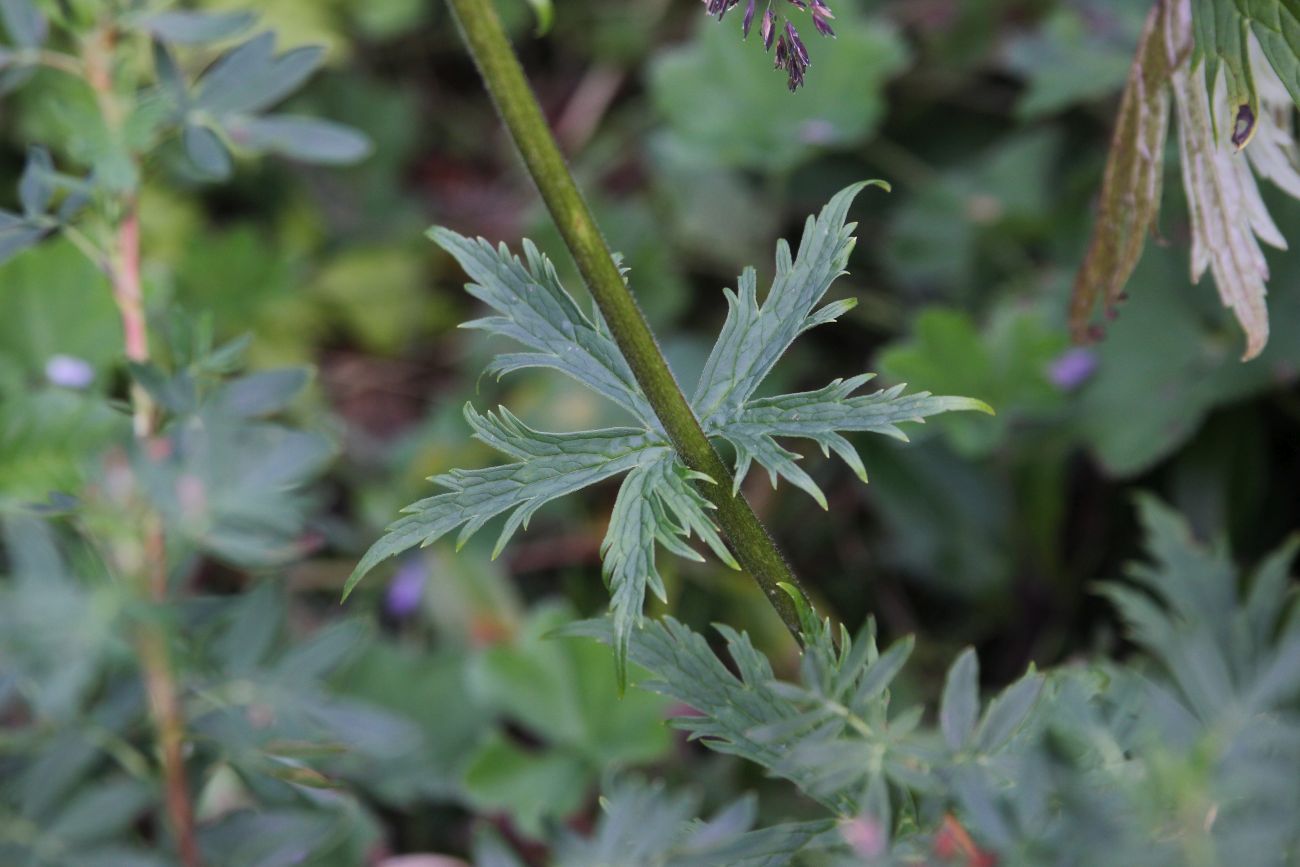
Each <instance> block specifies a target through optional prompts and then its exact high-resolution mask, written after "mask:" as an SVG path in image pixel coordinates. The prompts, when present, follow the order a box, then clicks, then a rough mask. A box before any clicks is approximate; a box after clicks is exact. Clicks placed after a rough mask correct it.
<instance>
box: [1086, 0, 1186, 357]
mask: <svg viewBox="0 0 1300 867" xmlns="http://www.w3.org/2000/svg"><path fill="white" fill-rule="evenodd" d="M1165 5H1166V4H1164V3H1157V4H1156V5H1155V8H1153V9H1152V10H1151V14H1150V15H1149V16H1147V21H1146V26H1145V27H1144V28H1143V30H1142V38H1141V41H1140V42H1139V43H1138V51H1137V56H1136V58H1135V59H1134V61H1133V67H1132V69H1130V70H1129V76H1128V84H1127V85H1125V87H1124V96H1123V98H1122V99H1121V101H1120V109H1119V118H1118V120H1117V121H1116V124H1115V132H1114V135H1113V136H1112V138H1111V144H1110V154H1109V156H1108V158H1107V161H1106V173H1105V176H1104V178H1103V180H1102V186H1101V199H1100V202H1099V204H1098V209H1097V222H1096V225H1095V226H1094V228H1093V233H1092V240H1091V241H1090V242H1089V244H1088V253H1087V256H1086V257H1085V258H1084V261H1083V265H1082V266H1081V267H1080V269H1079V274H1078V276H1077V277H1076V278H1075V282H1074V295H1073V298H1072V299H1071V302H1070V328H1071V330H1072V331H1073V333H1074V338H1075V340H1078V341H1081V342H1082V341H1086V340H1088V339H1090V338H1091V336H1092V329H1091V328H1090V326H1089V320H1090V319H1091V318H1092V314H1093V311H1094V310H1096V308H1097V306H1098V304H1104V306H1105V307H1106V308H1107V310H1110V309H1113V307H1114V305H1115V304H1116V303H1117V302H1118V301H1119V300H1120V299H1121V297H1122V295H1123V291H1124V285H1125V284H1126V283H1127V282H1128V278H1129V276H1130V275H1131V274H1132V273H1133V269H1134V268H1136V267H1137V263H1138V259H1139V258H1141V256H1142V248H1143V246H1144V245H1145V244H1146V236H1147V233H1148V232H1149V231H1150V229H1151V226H1152V223H1153V222H1154V221H1155V217H1156V214H1157V213H1158V212H1159V210H1160V187H1161V180H1162V177H1163V174H1164V150H1165V136H1166V131H1167V130H1168V126H1169V87H1168V85H1169V79H1170V62H1169V55H1168V54H1166V51H1165V39H1164V33H1163V31H1164V19H1165V17H1166V16H1165V11H1164V8H1165ZM1175 56H1176V55H1175Z"/></svg>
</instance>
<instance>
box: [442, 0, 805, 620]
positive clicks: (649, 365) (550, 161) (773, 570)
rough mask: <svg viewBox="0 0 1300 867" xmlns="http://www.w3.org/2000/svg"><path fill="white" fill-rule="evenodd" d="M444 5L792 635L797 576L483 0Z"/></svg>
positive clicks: (620, 339) (680, 449)
mask: <svg viewBox="0 0 1300 867" xmlns="http://www.w3.org/2000/svg"><path fill="white" fill-rule="evenodd" d="M448 4H449V5H450V7H451V10H452V13H453V14H454V16H455V18H456V21H457V23H458V24H459V25H460V30H461V34H462V36H463V37H464V39H465V43H466V45H468V47H469V50H470V54H471V55H473V57H474V61H475V63H476V64H477V65H478V69H479V72H480V74H481V75H482V76H483V81H484V83H485V84H486V85H487V89H488V92H489V93H490V94H491V95H492V100H493V102H494V103H495V104H496V107H497V111H498V112H499V113H500V115H501V119H502V120H503V121H504V122H505V125H506V128H507V129H508V130H509V131H510V136H511V138H513V139H514V143H515V146H516V147H518V149H519V153H520V156H522V157H523V160H524V164H525V165H526V166H527V167H528V172H529V174H531V175H532V177H533V181H534V182H535V183H536V184H537V188H538V190H539V191H540V192H541V194H542V199H543V200H545V202H546V206H547V208H548V209H549V210H550V212H551V216H552V218H553V219H554V220H555V222H556V225H557V226H558V227H559V230H560V235H561V236H562V237H563V238H564V242H565V244H566V245H567V246H568V248H569V252H570V253H571V254H572V255H573V258H574V260H575V262H576V263H577V266H578V271H579V272H580V273H581V274H582V277H583V280H584V281H586V284H587V288H588V289H589V290H590V291H591V295H592V297H593V298H594V299H595V301H596V304H597V306H598V307H599V308H600V312H601V313H602V314H604V317H605V320H606V321H607V322H608V323H609V329H610V332H611V333H612V334H613V337H614V341H615V342H616V343H617V344H618V347H619V349H620V350H621V351H622V353H623V356H624V357H625V358H626V359H627V362H628V366H629V367H631V369H632V374H633V376H635V377H636V381H637V383H638V384H639V385H640V386H641V388H642V390H643V391H644V392H645V395H646V398H647V400H649V402H650V405H651V406H652V407H653V408H654V411H655V414H656V415H657V416H658V417H659V421H660V422H661V423H662V424H663V426H664V430H665V431H666V432H667V434H668V436H669V438H670V439H671V440H672V443H673V446H674V447H675V448H676V449H677V453H678V454H679V455H680V456H681V459H682V461H683V462H685V463H686V465H687V466H688V467H690V468H691V469H693V470H695V471H697V472H701V473H704V474H705V475H707V476H709V478H711V479H713V480H714V484H711V485H710V484H705V485H702V491H701V492H702V493H703V494H704V496H706V497H707V498H708V499H709V502H711V503H712V504H713V505H714V506H716V507H717V518H718V524H719V525H720V526H721V528H722V531H723V533H724V535H725V536H726V538H727V541H728V544H729V545H730V547H731V549H732V551H733V553H734V554H735V555H736V560H737V561H738V562H739V563H740V565H741V566H742V567H743V568H744V569H745V570H746V571H747V572H749V573H750V574H751V575H752V576H753V577H754V579H755V580H756V581H757V582H758V584H759V586H760V587H761V588H762V590H763V592H764V594H766V596H767V598H768V601H769V602H771V603H772V606H773V607H774V608H775V609H776V611H777V614H779V615H780V617H781V619H782V621H784V622H785V625H786V627H787V628H789V630H790V632H791V633H792V634H794V636H795V637H796V638H798V636H799V617H798V613H797V611H796V608H795V604H794V601H793V599H792V598H791V597H790V596H789V595H788V594H787V593H786V592H785V591H784V590H783V589H782V588H781V586H780V585H782V584H786V585H789V586H792V587H794V588H799V582H798V579H797V578H795V575H794V573H793V572H792V571H791V569H790V566H789V564H787V563H786V561H785V558H784V557H782V556H781V552H780V551H779V550H778V549H777V547H776V543H775V542H773V541H772V537H771V536H770V535H769V534H768V532H767V530H766V529H765V528H764V527H763V525H762V523H761V522H760V521H759V520H758V516H757V515H755V514H754V511H753V509H751V508H750V506H749V503H748V502H746V500H745V498H744V496H743V495H741V494H739V493H738V494H736V495H734V496H733V495H732V493H731V490H732V475H731V470H730V469H729V468H728V467H727V465H726V464H725V463H724V462H723V460H722V458H721V457H719V455H718V453H717V451H715V450H714V448H713V445H712V443H710V442H709V439H708V437H707V436H705V434H704V430H703V428H701V427H700V422H699V419H697V418H696V417H695V413H694V412H693V411H692V410H691V406H690V404H689V403H688V402H687V400H686V396H685V395H684V394H682V390H681V388H679V387H678V385H677V381H676V380H675V379H674V378H673V374H672V371H671V370H670V369H669V367H668V362H667V361H666V360H665V359H664V356H663V353H662V352H660V350H659V346H658V344H657V343H656V342H655V338H654V335H653V334H652V333H651V331H650V327H649V325H647V323H646V320H645V316H644V315H643V314H642V313H641V310H640V308H639V307H637V304H636V300H635V299H634V298H633V297H632V293H631V291H630V290H629V289H628V287H627V284H626V283H625V282H624V281H623V276H622V275H621V274H620V273H619V270H618V266H617V265H616V264H615V263H614V259H613V256H611V255H610V251H609V247H608V246H607V245H606V243H605V239H604V238H603V237H602V236H601V233H600V230H599V228H597V226H596V222H595V220H594V219H593V218H592V215H591V211H590V209H589V208H588V207H587V203H586V201H585V200H584V199H583V197H582V193H581V192H579V190H578V187H577V184H576V183H575V182H574V180H573V175H572V174H571V173H570V172H569V168H568V166H567V165H566V164H565V162H564V157H563V155H562V154H561V153H560V149H559V146H558V145H557V144H556V142H555V137H554V136H553V135H552V133H551V130H550V128H549V127H548V126H547V124H546V120H545V118H544V117H543V116H542V110H541V107H540V106H539V105H538V104H537V98H536V97H535V96H534V95H533V92H532V90H531V88H529V86H528V81H527V80H526V79H525V77H524V71H523V68H522V67H521V66H520V64H519V59H518V58H517V57H516V56H515V53H514V50H513V49H512V48H511V46H510V42H509V40H508V39H507V38H506V35H505V32H504V30H502V28H501V21H500V19H499V18H498V17H497V13H496V10H495V9H494V8H493V6H492V0H448ZM800 592H802V591H800Z"/></svg>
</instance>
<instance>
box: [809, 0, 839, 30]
mask: <svg viewBox="0 0 1300 867" xmlns="http://www.w3.org/2000/svg"><path fill="white" fill-rule="evenodd" d="M834 17H835V13H834V12H831V7H829V6H827V5H826V4H825V3H823V2H822V0H813V5H812V21H813V27H816V28H817V32H818V33H820V34H821V35H822V36H829V37H830V38H831V39H834V38H835V31H834V30H832V29H831V24H830V22H831V19H833V18H834Z"/></svg>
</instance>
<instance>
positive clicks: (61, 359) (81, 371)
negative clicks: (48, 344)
mask: <svg viewBox="0 0 1300 867" xmlns="http://www.w3.org/2000/svg"><path fill="white" fill-rule="evenodd" d="M45 378H46V379H48V380H49V381H50V384H51V385H58V386H62V387H63V388H75V389H83V388H86V387H87V386H89V385H90V384H91V383H92V382H94V381H95V368H93V367H91V366H90V363H89V362H87V361H85V360H84V359H81V358H76V357H75V356H71V355H52V356H50V358H49V360H48V361H46V362H45Z"/></svg>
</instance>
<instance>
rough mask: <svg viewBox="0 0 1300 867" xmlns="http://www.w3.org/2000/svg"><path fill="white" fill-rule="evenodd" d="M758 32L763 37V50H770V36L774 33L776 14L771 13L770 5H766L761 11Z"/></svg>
mask: <svg viewBox="0 0 1300 867" xmlns="http://www.w3.org/2000/svg"><path fill="white" fill-rule="evenodd" d="M758 32H759V33H760V34H761V35H762V37H763V50H764V51H771V50H772V37H773V36H775V35H776V16H775V15H773V14H772V7H771V6H769V7H767V11H765V12H764V13H763V23H762V24H760V25H759V28H758Z"/></svg>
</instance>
